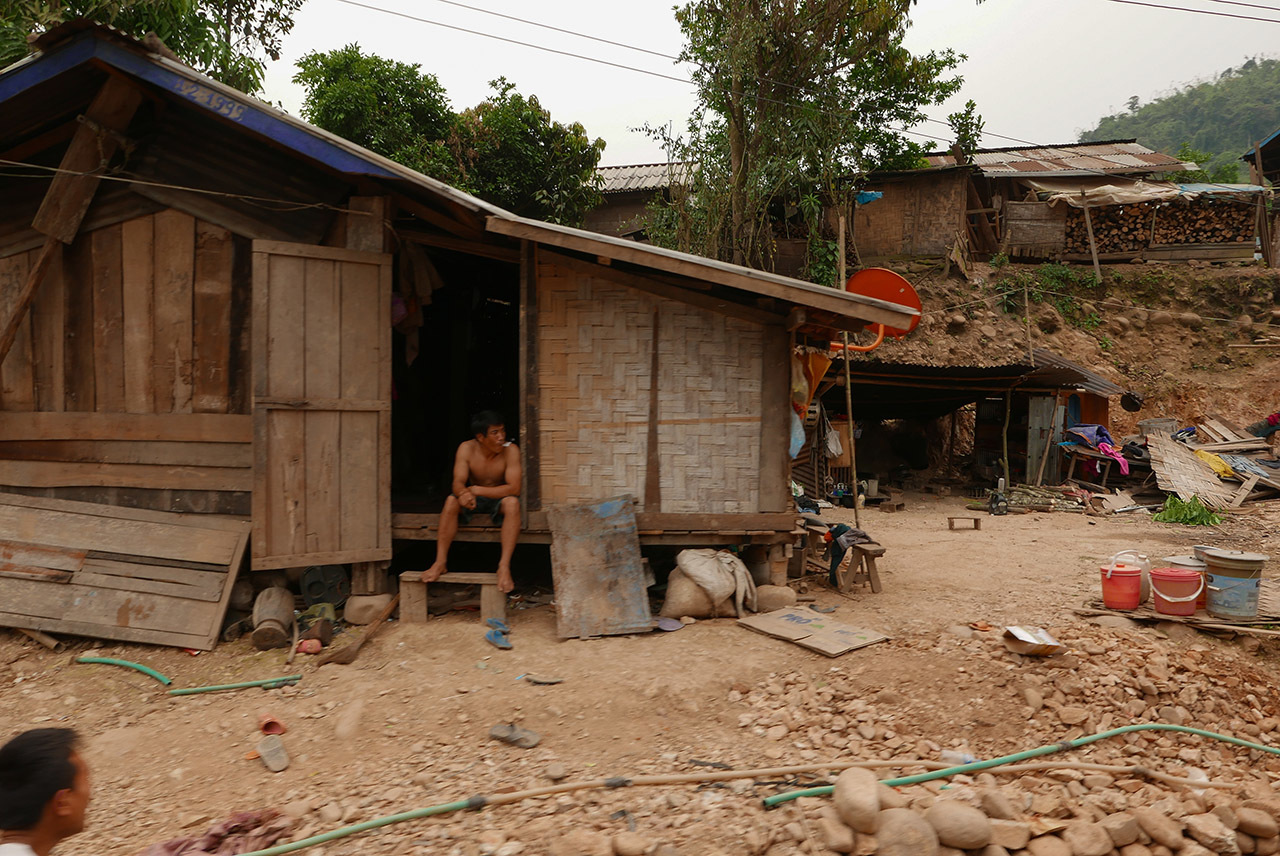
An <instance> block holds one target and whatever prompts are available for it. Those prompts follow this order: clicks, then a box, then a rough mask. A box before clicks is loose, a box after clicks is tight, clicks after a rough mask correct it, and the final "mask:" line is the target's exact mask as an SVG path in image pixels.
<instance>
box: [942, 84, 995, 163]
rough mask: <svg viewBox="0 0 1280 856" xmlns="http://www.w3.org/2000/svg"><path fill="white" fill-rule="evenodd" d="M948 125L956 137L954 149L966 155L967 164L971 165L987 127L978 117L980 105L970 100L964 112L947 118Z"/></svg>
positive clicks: (953, 144) (966, 103)
mask: <svg viewBox="0 0 1280 856" xmlns="http://www.w3.org/2000/svg"><path fill="white" fill-rule="evenodd" d="M947 124H948V125H950V126H951V133H953V134H955V136H956V138H955V141H954V142H953V143H952V144H951V145H952V147H954V148H956V149H958V150H959V151H960V153H961V154H963V155H964V160H965V163H969V162H970V161H972V160H973V153H974V152H976V151H977V150H978V144H979V143H980V142H981V141H982V129H983V127H984V126H985V125H986V122H984V121H983V120H982V117H981V116H979V115H978V105H977V104H975V103H974V101H973V99H972V98H970V99H969V100H968V101H966V102H965V105H964V109H963V110H961V111H960V112H958V113H952V114H951V115H950V116H948V117H947Z"/></svg>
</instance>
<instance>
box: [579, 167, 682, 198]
mask: <svg viewBox="0 0 1280 856" xmlns="http://www.w3.org/2000/svg"><path fill="white" fill-rule="evenodd" d="M688 172H689V164H687V163H685V162H683V161H674V162H672V163H639V164H629V165H626V166H602V167H598V168H597V169H596V173H598V174H599V175H600V177H601V178H603V179H604V186H603V187H601V188H600V189H601V190H602V191H603V192H604V193H629V192H632V191H637V190H662V189H663V188H665V187H670V186H671V185H672V184H679V183H681V182H683V181H684V180H685V177H686V176H687V175H688Z"/></svg>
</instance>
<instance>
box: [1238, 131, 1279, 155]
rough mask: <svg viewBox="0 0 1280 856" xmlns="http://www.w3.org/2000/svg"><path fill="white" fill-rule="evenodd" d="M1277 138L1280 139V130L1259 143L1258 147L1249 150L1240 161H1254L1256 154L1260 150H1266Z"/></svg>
mask: <svg viewBox="0 0 1280 856" xmlns="http://www.w3.org/2000/svg"><path fill="white" fill-rule="evenodd" d="M1276 137H1280V128H1277V129H1276V131H1275V133H1274V134H1272V135H1271V136H1269V137H1267V138H1266V139H1265V140H1263V141H1262V142H1260V143H1258V144H1257V145H1256V146H1254V147H1253V148H1251V149H1249V151H1247V152H1245V153H1244V154H1242V155H1240V160H1242V161H1249V160H1253V157H1254V152H1256V151H1257V150H1258V149H1261V148H1265V147H1266V146H1267V144H1268V143H1270V142H1271V141H1272V140H1274V139H1275V138H1276Z"/></svg>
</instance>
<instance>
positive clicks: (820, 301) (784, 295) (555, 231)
mask: <svg viewBox="0 0 1280 856" xmlns="http://www.w3.org/2000/svg"><path fill="white" fill-rule="evenodd" d="M487 228H488V230H489V231H490V232H495V233H497V234H500V235H508V236H510V237H513V238H523V239H526V240H530V241H536V242H537V243H539V244H544V245H547V246H552V247H560V248H562V249H566V250H572V251H574V252H580V253H589V254H591V255H593V256H595V255H601V256H608V257H609V258H611V259H613V260H615V261H624V262H629V263H631V264H636V265H641V266H643V267H646V268H650V269H654V270H661V271H666V272H668V273H674V274H677V275H679V276H685V277H689V278H690V279H692V280H695V281H700V282H714V283H716V284H718V285H725V286H728V287H730V288H736V289H739V290H741V291H744V292H747V293H748V294H752V295H760V296H764V297H772V298H777V299H779V300H782V301H786V302H788V303H790V304H794V305H798V306H805V307H810V308H814V309H824V310H827V311H829V312H833V313H835V314H836V315H838V316H840V317H842V318H851V319H856V320H857V322H858V323H863V322H867V321H873V322H878V323H881V324H887V325H889V326H891V327H901V328H905V327H906V326H907V325H908V324H909V323H910V321H911V319H912V318H914V317H915V316H917V315H918V314H919V313H918V312H917V311H916V310H914V309H911V308H908V307H906V306H900V305H898V304H896V303H890V302H888V301H885V300H876V299H874V298H869V297H861V296H859V295H854V294H849V293H846V292H841V291H836V290H835V289H832V288H826V287H823V286H816V285H812V286H811V285H809V284H807V283H801V282H798V281H797V282H794V283H791V282H788V281H785V279H784V278H783V277H779V276H777V275H775V274H770V273H765V272H763V271H757V270H751V269H749V268H740V267H738V266H736V265H730V264H728V263H725V262H719V261H716V260H714V259H698V258H695V257H686V256H684V255H683V254H677V253H673V252H670V251H665V250H659V249H658V248H655V247H650V246H648V245H645V244H637V243H635V242H633V241H624V242H621V243H619V242H615V241H613V240H611V239H608V238H607V237H606V236H604V235H591V234H587V233H582V232H579V231H577V230H573V231H564V230H562V229H561V228H560V227H556V226H552V225H550V224H540V223H537V222H533V221H527V220H509V219H506V218H504V217H490V218H489V219H488V220H487ZM786 308H787V309H788V310H789V309H790V306H788V307H786Z"/></svg>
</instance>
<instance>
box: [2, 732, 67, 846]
mask: <svg viewBox="0 0 1280 856" xmlns="http://www.w3.org/2000/svg"><path fill="white" fill-rule="evenodd" d="M78 742H79V738H78V736H77V735H76V733H75V732H74V731H72V730H71V729H70V728H36V729H33V730H31V731H25V732H23V733H22V734H19V735H18V736H17V737H15V738H13V739H12V740H10V741H9V742H8V743H6V744H4V746H0V829H34V828H35V827H36V825H37V824H39V823H40V816H41V815H42V814H43V813H44V807H45V806H46V805H48V804H49V801H50V800H52V799H53V797H54V795H55V794H57V793H58V791H61V790H65V789H67V788H70V787H71V786H72V784H73V783H74V782H75V778H76V768H75V765H74V764H72V763H71V755H72V753H73V752H75V751H76V744H77V743H78Z"/></svg>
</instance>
